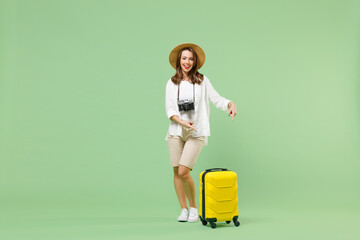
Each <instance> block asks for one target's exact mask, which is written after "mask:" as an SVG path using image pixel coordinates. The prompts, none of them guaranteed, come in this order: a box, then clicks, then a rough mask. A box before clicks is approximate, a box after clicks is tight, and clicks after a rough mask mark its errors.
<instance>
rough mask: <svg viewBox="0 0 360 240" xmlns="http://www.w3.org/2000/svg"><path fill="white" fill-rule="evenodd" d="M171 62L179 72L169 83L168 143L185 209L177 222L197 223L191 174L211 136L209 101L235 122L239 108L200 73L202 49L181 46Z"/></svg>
mask: <svg viewBox="0 0 360 240" xmlns="http://www.w3.org/2000/svg"><path fill="white" fill-rule="evenodd" d="M169 61H170V65H171V66H172V67H173V68H174V69H175V70H176V73H175V75H174V76H173V77H171V79H169V80H168V82H167V84H166V103H165V106H166V115H167V117H168V118H169V119H170V124H169V129H168V132H167V135H166V138H165V140H167V142H168V148H169V154H170V164H171V166H172V167H173V171H174V186H175V191H176V194H177V197H178V199H179V203H180V207H181V213H180V216H179V217H178V218H177V220H178V221H179V222H197V221H198V220H199V213H198V209H197V207H196V202H195V199H196V198H195V185H194V180H193V178H192V177H191V175H190V171H191V170H192V169H193V167H194V164H195V162H196V159H197V157H198V155H199V154H200V151H201V149H202V147H203V146H206V145H207V143H208V136H210V123H209V116H210V107H209V100H210V101H211V102H212V103H213V104H214V105H215V107H216V108H218V109H221V110H223V111H225V112H227V113H228V114H229V116H231V118H232V119H234V117H235V116H236V106H235V104H234V103H233V102H232V101H230V100H228V99H226V98H223V97H221V96H220V95H219V94H218V93H217V91H216V90H215V89H214V88H213V86H212V85H211V83H210V81H209V79H208V78H207V77H206V76H205V75H203V74H201V73H199V72H198V70H199V69H200V68H201V67H202V66H203V64H204V62H205V53H204V51H203V49H202V48H201V47H199V46H198V45H196V44H193V43H184V44H180V45H178V46H176V47H175V48H174V49H173V50H172V51H171V52H170V55H169ZM186 199H188V201H189V206H190V208H189V210H188V207H187V202H186Z"/></svg>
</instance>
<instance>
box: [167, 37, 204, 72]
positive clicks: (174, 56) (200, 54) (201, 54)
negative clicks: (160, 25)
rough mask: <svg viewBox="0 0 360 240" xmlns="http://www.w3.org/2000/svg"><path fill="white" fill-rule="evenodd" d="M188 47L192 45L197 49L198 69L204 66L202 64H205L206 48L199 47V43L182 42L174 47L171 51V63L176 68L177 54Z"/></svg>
mask: <svg viewBox="0 0 360 240" xmlns="http://www.w3.org/2000/svg"><path fill="white" fill-rule="evenodd" d="M186 47H191V48H192V49H194V50H195V52H196V55H197V57H198V58H197V69H200V68H201V67H202V65H204V62H205V52H204V50H202V48H201V47H199V46H198V45H196V44H193V43H183V44H180V45H178V46H176V47H174V49H173V50H172V51H171V52H170V55H169V62H170V65H171V66H172V67H173V68H175V69H176V59H177V56H178V54H179V52H180V50H181V49H183V48H186Z"/></svg>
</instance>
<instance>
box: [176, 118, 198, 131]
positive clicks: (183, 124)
mask: <svg viewBox="0 0 360 240" xmlns="http://www.w3.org/2000/svg"><path fill="white" fill-rule="evenodd" d="M180 125H182V126H184V127H186V128H191V129H194V130H195V131H196V129H195V127H194V123H193V122H190V121H186V120H181V121H180ZM196 132H197V131H196Z"/></svg>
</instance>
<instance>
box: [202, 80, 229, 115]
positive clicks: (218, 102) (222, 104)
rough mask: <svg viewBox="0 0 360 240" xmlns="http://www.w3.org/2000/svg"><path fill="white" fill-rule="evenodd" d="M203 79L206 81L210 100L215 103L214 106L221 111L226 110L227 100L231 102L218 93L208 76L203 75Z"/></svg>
mask: <svg viewBox="0 0 360 240" xmlns="http://www.w3.org/2000/svg"><path fill="white" fill-rule="evenodd" d="M204 80H205V83H206V91H207V93H208V96H209V98H210V101H211V102H212V103H213V104H214V105H215V107H216V108H218V109H220V110H223V111H227V110H228V107H227V106H228V104H229V102H231V100H229V99H226V98H224V97H222V96H220V95H219V93H218V92H217V91H216V90H215V89H214V87H213V86H212V85H211V82H210V80H209V79H208V78H206V77H204Z"/></svg>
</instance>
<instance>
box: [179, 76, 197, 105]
mask: <svg viewBox="0 0 360 240" xmlns="http://www.w3.org/2000/svg"><path fill="white" fill-rule="evenodd" d="M180 83H181V81H180ZM180 83H179V86H178V95H177V101H178V102H179V93H180ZM192 85H193V101H194V102H195V83H193V84H192Z"/></svg>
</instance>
